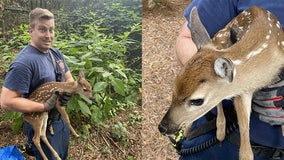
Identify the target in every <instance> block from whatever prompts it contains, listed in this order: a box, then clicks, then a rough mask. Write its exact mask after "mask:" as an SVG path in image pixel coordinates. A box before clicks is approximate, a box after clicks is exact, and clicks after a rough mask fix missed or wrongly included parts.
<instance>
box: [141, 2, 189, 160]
mask: <svg viewBox="0 0 284 160" xmlns="http://www.w3.org/2000/svg"><path fill="white" fill-rule="evenodd" d="M146 3H147V2H146V1H145V0H143V18H142V49H143V52H142V53H143V54H142V59H143V62H142V63H143V64H142V66H143V76H142V77H143V81H142V88H143V94H142V98H143V111H142V112H143V114H142V116H143V120H142V140H143V142H142V146H143V147H142V157H143V158H142V159H147V160H148V159H155V160H159V159H161V160H170V159H178V155H177V154H176V151H175V150H174V148H173V147H172V146H171V144H170V143H169V140H168V138H166V137H164V136H162V135H161V134H160V133H159V131H158V129H157V125H158V123H159V121H160V120H161V118H162V116H163V115H164V114H165V112H166V110H167V108H168V107H169V103H170V101H171V94H172V91H171V89H172V84H173V80H174V77H175V75H176V73H177V71H178V69H179V66H178V65H177V63H176V59H175V56H174V46H175V41H176V37H177V35H178V33H179V30H180V27H181V25H182V24H183V22H184V17H183V11H184V9H185V8H186V7H187V6H188V4H189V3H190V1H188V0H187V1H185V0H167V1H163V3H162V4H161V6H160V7H156V8H154V9H152V10H149V9H147V8H146V7H145V6H146V5H145V4H146Z"/></svg>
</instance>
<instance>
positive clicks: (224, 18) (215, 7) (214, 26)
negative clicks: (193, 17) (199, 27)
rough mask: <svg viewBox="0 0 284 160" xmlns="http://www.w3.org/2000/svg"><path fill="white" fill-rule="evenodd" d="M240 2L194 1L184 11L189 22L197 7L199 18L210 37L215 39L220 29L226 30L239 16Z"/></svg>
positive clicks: (222, 0) (235, 0)
mask: <svg viewBox="0 0 284 160" xmlns="http://www.w3.org/2000/svg"><path fill="white" fill-rule="evenodd" d="M237 1H238V0H193V1H192V2H191V4H190V5H189V6H188V7H187V8H186V10H185V11H184V16H185V18H186V19H187V21H188V28H190V22H189V16H190V11H191V9H192V8H193V7H194V6H195V7H196V8H197V10H198V13H199V17H200V20H201V22H202V23H203V25H204V26H205V28H206V30H207V31H208V33H209V35H210V37H213V36H214V34H215V33H217V32H218V31H219V30H220V29H222V28H224V27H225V25H226V24H228V23H229V22H230V21H231V20H232V19H233V18H234V17H235V16H236V15H237V4H238V2H237Z"/></svg>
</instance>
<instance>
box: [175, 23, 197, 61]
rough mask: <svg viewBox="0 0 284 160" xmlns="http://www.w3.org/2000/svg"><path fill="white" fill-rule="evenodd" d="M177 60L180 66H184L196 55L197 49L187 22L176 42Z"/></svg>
mask: <svg viewBox="0 0 284 160" xmlns="http://www.w3.org/2000/svg"><path fill="white" fill-rule="evenodd" d="M175 49H176V58H177V60H178V63H179V64H180V65H184V64H185V63H186V62H187V61H188V60H189V59H190V58H191V57H192V56H193V55H194V54H195V53H197V47H196V45H195V44H194V42H193V41H192V37H191V32H190V30H189V28H188V27H187V21H186V22H185V23H184V24H183V25H182V28H181V30H180V33H179V35H178V37H177V41H176V48H175Z"/></svg>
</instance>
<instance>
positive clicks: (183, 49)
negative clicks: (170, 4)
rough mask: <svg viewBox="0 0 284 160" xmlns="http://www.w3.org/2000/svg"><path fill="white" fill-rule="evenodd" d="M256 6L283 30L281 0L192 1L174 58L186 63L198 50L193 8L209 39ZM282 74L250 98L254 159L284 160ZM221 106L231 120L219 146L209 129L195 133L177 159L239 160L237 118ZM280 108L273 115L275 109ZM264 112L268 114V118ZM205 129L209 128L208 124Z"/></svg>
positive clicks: (202, 122)
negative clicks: (192, 26)
mask: <svg viewBox="0 0 284 160" xmlns="http://www.w3.org/2000/svg"><path fill="white" fill-rule="evenodd" d="M253 5H256V6H259V7H261V8H263V9H266V10H269V11H270V12H272V13H273V14H275V15H276V17H277V18H278V20H279V21H280V23H281V25H282V27H284V12H283V11H284V0H273V1H267V0H193V1H192V3H191V4H190V5H189V6H188V8H187V9H186V10H185V12H184V16H185V17H186V22H185V23H184V24H183V26H182V28H181V31H180V34H179V36H178V38H177V43H176V57H177V59H178V62H179V63H180V64H181V65H183V64H185V63H186V62H187V61H188V60H189V59H190V58H191V57H192V56H193V55H194V54H195V53H197V47H196V46H195V44H194V43H193V41H192V39H191V32H190V22H189V17H190V16H189V15H190V12H191V9H192V8H193V7H194V6H195V7H196V8H197V10H198V13H199V16H200V19H201V21H202V23H203V25H204V26H205V28H206V30H207V31H208V33H209V35H210V37H213V36H214V34H215V33H216V32H218V31H219V30H220V29H222V28H224V27H225V25H226V24H228V23H229V22H230V21H231V20H232V19H233V18H234V17H236V16H237V15H238V14H239V13H240V12H242V11H243V10H245V9H248V8H250V7H251V6H253ZM283 79H284V71H283V70H282V72H281V74H280V75H279V79H278V81H277V82H276V83H275V84H274V85H273V87H270V88H269V89H263V90H260V91H257V92H256V93H255V94H254V97H253V103H252V113H253V114H252V116H251V119H250V139H251V144H252V146H253V152H254V159H255V160H268V159H270V160H272V159H284V154H283V153H284V152H283V149H284V137H283V136H282V132H281V127H280V125H282V124H284V123H283V122H284V118H283V117H284V112H283V107H284V100H283V95H284V80H283ZM223 106H224V109H225V111H226V110H227V111H229V112H225V114H227V118H229V119H231V126H228V128H229V131H228V132H229V134H227V136H226V139H225V140H224V141H223V142H222V144H217V143H216V139H215V137H216V134H215V131H214V130H213V131H212V130H210V131H208V132H206V133H205V134H197V135H195V136H193V138H190V139H184V140H182V141H181V142H180V143H179V146H178V150H179V153H180V154H181V156H180V159H181V160H184V159H190V160H197V159H198V160H207V159H210V160H221V159H222V160H223V159H224V160H238V159H239V155H238V154H239V134H238V128H237V127H236V124H237V122H236V117H235V115H234V113H231V111H232V110H234V109H233V105H232V103H231V102H230V101H224V102H223ZM276 108H277V109H278V111H279V109H281V110H280V111H279V112H278V113H282V114H281V115H280V116H279V114H275V112H274V111H275V110H274V109H276ZM267 113H269V114H271V115H268V114H267ZM215 114H216V112H215V109H213V110H212V111H210V112H209V113H208V114H206V116H203V117H201V118H200V119H198V120H197V121H195V122H194V123H193V125H192V128H191V130H194V129H198V128H199V127H200V126H206V124H208V123H209V122H210V121H211V120H212V119H215ZM207 126H208V125H207Z"/></svg>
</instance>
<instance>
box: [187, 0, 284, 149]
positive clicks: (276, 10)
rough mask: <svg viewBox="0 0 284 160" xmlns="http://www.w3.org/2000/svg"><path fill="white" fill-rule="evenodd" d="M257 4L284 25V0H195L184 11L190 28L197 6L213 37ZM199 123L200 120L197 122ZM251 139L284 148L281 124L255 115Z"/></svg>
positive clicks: (251, 120) (252, 121)
mask: <svg viewBox="0 0 284 160" xmlns="http://www.w3.org/2000/svg"><path fill="white" fill-rule="evenodd" d="M253 5H256V6H259V7H261V8H263V9H266V10H269V11H270V12H272V13H273V14H275V15H276V17H277V18H278V20H279V21H280V23H281V25H282V27H284V0H273V1H272V0H193V1H192V3H191V4H190V6H189V7H188V8H187V9H186V10H185V11H184V16H185V18H186V19H187V21H188V27H189V28H190V22H189V14H190V11H191V9H192V7H194V6H196V7H197V10H198V13H199V16H200V20H201V21H202V23H203V25H204V26H205V28H206V29H207V31H208V33H209V35H210V36H211V37H213V36H214V35H215V33H216V32H218V31H219V30H220V29H222V28H224V27H225V26H226V25H227V24H228V23H229V22H230V21H231V20H232V19H233V18H234V17H236V16H237V15H238V14H239V13H240V12H242V11H243V10H245V9H247V8H250V7H251V6H253ZM195 125H198V120H197V121H196V122H195ZM250 138H251V141H253V142H254V143H257V144H261V145H264V146H270V147H275V148H284V137H283V136H282V131H281V127H280V126H271V125H269V124H268V123H265V122H262V121H260V120H258V119H257V118H256V117H254V116H253V115H252V116H251V119H250Z"/></svg>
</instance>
